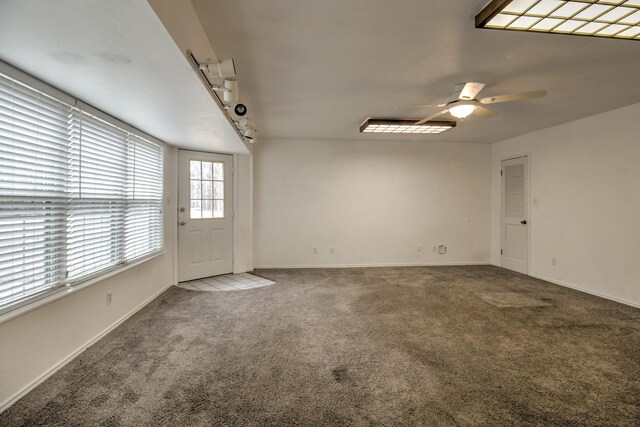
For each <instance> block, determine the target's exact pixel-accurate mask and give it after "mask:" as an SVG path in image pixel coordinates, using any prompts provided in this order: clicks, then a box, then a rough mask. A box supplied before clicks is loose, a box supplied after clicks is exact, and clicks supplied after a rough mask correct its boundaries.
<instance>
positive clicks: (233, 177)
mask: <svg viewBox="0 0 640 427" xmlns="http://www.w3.org/2000/svg"><path fill="white" fill-rule="evenodd" d="M180 151H192V152H199V153H205V154H219V155H224V156H231V157H232V161H231V164H232V165H233V170H232V171H231V193H232V197H233V203H232V204H231V209H232V212H231V268H232V273H233V274H236V273H237V271H236V262H235V261H236V248H237V247H238V242H237V241H236V239H237V236H238V233H237V228H238V215H237V211H238V179H237V171H238V155H237V154H235V153H220V152H217V151H204V150H198V149H191V148H181V147H177V149H176V155H175V191H176V193H175V194H176V210H175V212H176V217H175V223H174V227H175V228H174V236H175V237H174V238H175V240H174V241H175V251H174V260H173V265H174V282H175V283H178V277H179V271H178V269H179V268H180V265H179V264H180V263H179V262H178V257H179V252H180V245H179V239H178V232H179V231H178V230H179V229H180V224H179V222H180V221H179V220H178V217H179V214H180V212H179V209H180V207H179V200H180Z"/></svg>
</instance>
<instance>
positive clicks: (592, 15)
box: [476, 0, 640, 40]
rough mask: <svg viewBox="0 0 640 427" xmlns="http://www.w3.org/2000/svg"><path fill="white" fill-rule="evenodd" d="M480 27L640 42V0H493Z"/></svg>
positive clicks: (482, 15)
mask: <svg viewBox="0 0 640 427" xmlns="http://www.w3.org/2000/svg"><path fill="white" fill-rule="evenodd" d="M476 27H477V28H490V29H499V30H515V31H532V32H538V33H554V34H573V35H578V36H593V37H609V38H617V39H627V40H640V0H571V1H560V0H493V1H492V2H491V3H489V4H488V5H487V6H486V7H485V8H484V10H483V11H482V12H480V13H479V14H478V16H476Z"/></svg>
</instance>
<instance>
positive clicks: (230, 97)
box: [222, 77, 240, 104]
mask: <svg viewBox="0 0 640 427" xmlns="http://www.w3.org/2000/svg"><path fill="white" fill-rule="evenodd" d="M222 88H223V92H222V100H223V101H224V103H225V104H236V103H237V102H238V101H239V100H240V93H239V92H238V80H237V79H236V78H235V77H230V78H228V79H225V81H224V84H223V85H222Z"/></svg>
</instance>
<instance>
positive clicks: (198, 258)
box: [178, 150, 233, 282]
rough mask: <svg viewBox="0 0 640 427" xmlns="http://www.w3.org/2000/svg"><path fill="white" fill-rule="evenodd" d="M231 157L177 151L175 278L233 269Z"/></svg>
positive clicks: (192, 277)
mask: <svg viewBox="0 0 640 427" xmlns="http://www.w3.org/2000/svg"><path fill="white" fill-rule="evenodd" d="M232 179H233V156H229V155H223V154H211V153H201V152H197V151H186V150H180V155H179V166H178V280H179V281H180V282H183V281H185V280H194V279H200V278H203V277H209V276H217V275H220V274H227V273H232V272H233V200H232V197H233V183H232Z"/></svg>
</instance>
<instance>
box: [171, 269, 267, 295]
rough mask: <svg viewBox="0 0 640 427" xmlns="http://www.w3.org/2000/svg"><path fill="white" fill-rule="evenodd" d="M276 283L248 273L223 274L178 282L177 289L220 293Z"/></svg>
mask: <svg viewBox="0 0 640 427" xmlns="http://www.w3.org/2000/svg"><path fill="white" fill-rule="evenodd" d="M275 283H276V282H274V281H272V280H268V279H264V278H262V277H259V276H254V275H253V274H249V273H242V274H225V275H222V276H214V277H207V278H205V279H198V280H191V281H189V282H180V283H178V285H177V286H178V287H179V288H182V289H187V290H190V291H205V292H220V291H243V290H246V289H253V288H261V287H263V286H269V285H273V284H275Z"/></svg>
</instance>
